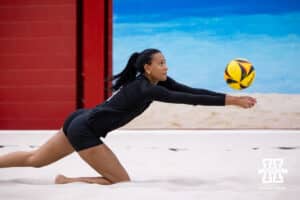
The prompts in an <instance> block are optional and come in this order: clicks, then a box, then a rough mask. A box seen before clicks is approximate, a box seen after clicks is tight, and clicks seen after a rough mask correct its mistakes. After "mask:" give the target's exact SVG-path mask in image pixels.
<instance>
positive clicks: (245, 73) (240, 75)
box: [224, 58, 255, 90]
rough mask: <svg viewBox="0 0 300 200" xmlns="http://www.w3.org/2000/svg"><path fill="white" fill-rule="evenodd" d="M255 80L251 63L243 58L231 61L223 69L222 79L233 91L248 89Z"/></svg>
mask: <svg viewBox="0 0 300 200" xmlns="http://www.w3.org/2000/svg"><path fill="white" fill-rule="evenodd" d="M254 78H255V69H254V67H253V65H252V63H251V62H250V61H249V60H247V59H245V58H236V59H234V60H231V61H230V62H229V63H228V64H227V66H226V69H225V73H224V79H225V81H226V83H227V84H228V85H229V86H230V87H231V88H233V89H235V90H242V89H245V88H247V87H249V86H250V85H251V84H252V82H253V80H254Z"/></svg>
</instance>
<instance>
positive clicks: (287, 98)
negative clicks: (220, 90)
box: [123, 94, 300, 129]
mask: <svg viewBox="0 0 300 200" xmlns="http://www.w3.org/2000/svg"><path fill="white" fill-rule="evenodd" d="M239 95H241V94H239ZM251 96H253V97H255V98H256V99H257V104H256V106H255V107H253V108H251V109H242V108H239V107H235V106H225V107H216V106H212V107H211V106H192V105H183V104H169V103H168V104H167V103H161V102H153V103H152V105H151V106H150V107H149V108H148V109H147V110H146V111H145V112H144V113H143V114H142V115H140V116H139V117H138V118H136V119H134V120H133V121H131V122H130V123H129V124H127V125H126V126H124V127H123V129H145V128H146V129H148V128H150V129H151V128H155V129H164V128H166V129H252V128H253V129H300V95H299V94H297V95H291V94H251Z"/></svg>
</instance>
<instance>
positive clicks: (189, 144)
mask: <svg viewBox="0 0 300 200" xmlns="http://www.w3.org/2000/svg"><path fill="white" fill-rule="evenodd" d="M266 109H267V108H266ZM200 110H201V109H200ZM53 133H54V131H35V132H32V131H21V132H20V131H0V145H1V148H0V155H1V154H4V153H7V152H12V151H16V150H33V149H35V148H37V147H38V146H39V145H41V144H42V143H44V142H45V141H46V140H47V139H48V138H49V137H51V136H52V135H53ZM105 143H106V144H107V145H108V146H110V147H111V149H112V150H113V151H114V152H115V153H116V155H117V156H118V157H119V159H120V161H121V162H122V163H123V165H124V166H125V168H126V169H127V171H128V172H129V174H130V176H131V178H132V180H133V181H132V182H130V183H121V184H115V185H111V186H100V185H90V184H84V183H74V184H68V185H55V184H53V179H54V177H55V175H56V174H58V173H63V174H65V175H67V176H97V174H96V172H95V171H93V170H92V169H91V168H90V167H89V166H88V165H87V164H85V163H84V162H83V161H82V160H81V159H80V158H79V157H78V155H77V154H76V153H74V154H72V155H70V156H68V157H66V158H64V159H62V160H60V161H58V162H56V163H54V164H51V165H49V166H46V167H43V168H39V169H34V168H6V169H0V199H1V200H2V199H3V200H35V199H37V200H40V199H43V200H48V199H49V200H50V199H52V200H60V199H61V200H68V199H70V200H71V199H72V200H82V199H87V200H89V199H91V200H93V199H105V200H109V199H118V200H120V199H143V200H148V199H149V200H153V199H163V200H165V199H172V200H177V199H178V200H182V199H189V200H194V199H195V200H196V199H197V200H199V199H206V200H208V199H230V200H232V199H246V200H248V199H249V200H253V199H263V200H266V199H272V200H279V199H289V200H290V199H292V200H293V199H295V200H296V199H299V195H300V171H299V169H300V162H299V161H300V160H299V158H300V131H291V130H289V131H288V130H277V131H274V130H243V131H233V130H228V131H216V130H215V131H213V130H210V131H209V130H202V131H199V130H198V131H197V130H196V131H184V130H177V131H174V130H173V131H162V130H158V131H142V130H139V131H120V130H119V131H114V132H112V133H110V134H109V135H108V137H107V138H106V139H105ZM266 158H272V159H275V158H276V159H282V160H283V165H282V166H281V168H280V169H279V170H285V171H284V172H282V171H280V172H282V173H281V175H282V178H283V183H262V178H263V174H260V173H259V170H263V169H265V168H263V164H262V160H263V159H266ZM277 170H278V168H277ZM286 172H287V173H286Z"/></svg>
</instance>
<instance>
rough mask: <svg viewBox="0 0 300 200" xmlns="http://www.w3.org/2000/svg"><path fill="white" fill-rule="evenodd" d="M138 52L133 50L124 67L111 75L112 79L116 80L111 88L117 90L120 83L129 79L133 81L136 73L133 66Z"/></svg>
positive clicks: (127, 81)
mask: <svg viewBox="0 0 300 200" xmlns="http://www.w3.org/2000/svg"><path fill="white" fill-rule="evenodd" d="M139 55H140V54H139V53H137V52H135V53H133V54H132V55H131V56H130V58H129V60H128V62H127V65H126V67H125V69H123V71H122V72H121V73H119V74H117V75H114V76H113V80H115V79H117V80H116V83H115V84H114V85H113V87H112V88H113V90H115V91H116V90H118V89H119V88H120V87H121V86H122V85H124V84H126V83H129V82H131V81H133V80H134V79H135V77H136V74H137V69H136V66H135V63H136V60H137V58H138V57H139Z"/></svg>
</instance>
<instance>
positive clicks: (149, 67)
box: [144, 64, 152, 74]
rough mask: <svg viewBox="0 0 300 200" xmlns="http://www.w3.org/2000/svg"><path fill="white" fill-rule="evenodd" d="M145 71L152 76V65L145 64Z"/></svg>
mask: <svg viewBox="0 0 300 200" xmlns="http://www.w3.org/2000/svg"><path fill="white" fill-rule="evenodd" d="M144 70H145V72H146V73H147V74H150V73H151V71H152V67H151V65H149V64H145V65H144Z"/></svg>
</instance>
